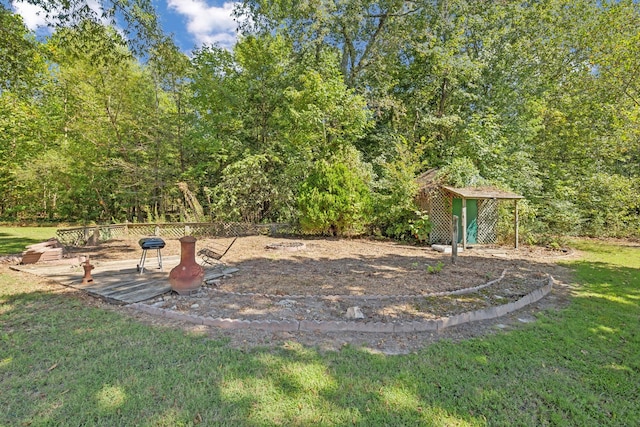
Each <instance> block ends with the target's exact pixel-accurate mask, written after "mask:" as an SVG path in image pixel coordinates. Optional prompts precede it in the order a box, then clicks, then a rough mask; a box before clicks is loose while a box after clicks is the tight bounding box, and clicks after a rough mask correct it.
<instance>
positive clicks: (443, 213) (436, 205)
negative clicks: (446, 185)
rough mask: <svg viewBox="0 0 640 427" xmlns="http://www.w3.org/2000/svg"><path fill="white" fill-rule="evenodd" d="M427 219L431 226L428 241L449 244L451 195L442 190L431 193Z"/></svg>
mask: <svg viewBox="0 0 640 427" xmlns="http://www.w3.org/2000/svg"><path fill="white" fill-rule="evenodd" d="M429 204H430V207H431V209H430V210H429V219H431V222H432V223H433V228H432V229H431V233H430V234H429V243H431V244H433V243H441V244H445V245H450V244H451V231H452V230H451V227H452V224H451V223H452V216H451V197H450V196H449V195H448V193H445V192H443V191H442V190H438V191H434V192H433V193H432V194H431V200H430V203H429Z"/></svg>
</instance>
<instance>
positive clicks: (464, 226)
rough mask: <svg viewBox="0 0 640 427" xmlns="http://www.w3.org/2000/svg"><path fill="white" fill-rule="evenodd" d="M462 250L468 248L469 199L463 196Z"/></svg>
mask: <svg viewBox="0 0 640 427" xmlns="http://www.w3.org/2000/svg"><path fill="white" fill-rule="evenodd" d="M462 250H467V199H466V198H464V197H463V198H462Z"/></svg>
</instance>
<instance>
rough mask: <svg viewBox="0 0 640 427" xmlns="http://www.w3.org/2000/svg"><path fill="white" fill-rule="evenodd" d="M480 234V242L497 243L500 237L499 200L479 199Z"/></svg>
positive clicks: (478, 237)
mask: <svg viewBox="0 0 640 427" xmlns="http://www.w3.org/2000/svg"><path fill="white" fill-rule="evenodd" d="M477 222H478V236H477V240H478V243H480V244H487V243H495V242H496V240H497V239H498V234H497V230H498V201H497V200H495V199H484V200H478V221H477Z"/></svg>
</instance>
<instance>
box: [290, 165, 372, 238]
mask: <svg viewBox="0 0 640 427" xmlns="http://www.w3.org/2000/svg"><path fill="white" fill-rule="evenodd" d="M298 208H299V214H300V226H301V227H302V230H303V231H305V232H311V233H316V234H329V235H355V234H361V233H362V232H364V230H365V228H366V226H367V225H368V224H369V219H370V215H371V195H370V192H369V188H368V186H367V184H366V182H365V181H364V179H363V177H362V176H359V175H358V174H357V169H356V170H354V169H353V168H350V167H348V166H347V165H346V164H345V163H343V162H336V163H329V162H327V161H321V162H318V163H316V165H315V167H314V168H313V170H312V171H311V174H310V175H309V176H308V178H307V179H306V180H305V181H304V182H303V183H302V186H301V188H300V192H299V194H298Z"/></svg>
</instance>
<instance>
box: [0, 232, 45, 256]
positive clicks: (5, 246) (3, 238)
mask: <svg viewBox="0 0 640 427" xmlns="http://www.w3.org/2000/svg"><path fill="white" fill-rule="evenodd" d="M52 237H56V228H55V227H0V255H10V254H17V253H20V252H22V251H24V248H25V246H27V245H32V244H34V243H40V242H44V241H45V240H47V239H50V238H52Z"/></svg>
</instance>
